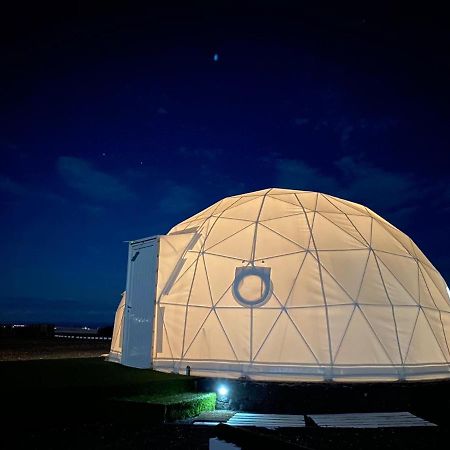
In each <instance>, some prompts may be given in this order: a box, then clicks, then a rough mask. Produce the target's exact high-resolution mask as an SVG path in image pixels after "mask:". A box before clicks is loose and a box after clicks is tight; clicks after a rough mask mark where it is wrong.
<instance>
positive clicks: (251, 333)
mask: <svg viewBox="0 0 450 450" xmlns="http://www.w3.org/2000/svg"><path fill="white" fill-rule="evenodd" d="M271 190H272V189H269V190H268V191H267V192H266V193H265V194H264V196H263V198H262V201H261V206H260V207H259V211H258V216H257V217H256V220H255V232H254V234H253V244H252V253H251V255H250V262H251V264H252V266H254V265H255V254H256V239H257V236H258V225H259V218H260V217H261V212H262V209H263V206H264V202H265V200H266V197H267V194H269V192H270V191H271ZM249 341H250V342H249V347H250V349H249V357H250V358H249V363H250V364H252V363H253V351H252V345H253V307H250V339H249Z"/></svg>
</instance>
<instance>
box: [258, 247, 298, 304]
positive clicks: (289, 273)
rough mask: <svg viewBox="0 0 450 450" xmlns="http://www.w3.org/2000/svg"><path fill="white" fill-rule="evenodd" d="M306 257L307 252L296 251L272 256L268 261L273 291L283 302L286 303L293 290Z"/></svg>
mask: <svg viewBox="0 0 450 450" xmlns="http://www.w3.org/2000/svg"><path fill="white" fill-rule="evenodd" d="M305 257H306V253H305V252H302V253H295V254H293V255H287V256H280V257H278V258H271V259H269V260H267V261H266V265H267V267H270V270H271V279H272V280H274V281H275V282H272V284H273V291H274V293H275V295H276V296H277V297H278V299H279V300H280V301H281V303H283V304H284V303H285V302H286V300H287V298H288V296H289V293H290V292H291V290H292V288H293V285H294V282H295V280H296V278H297V274H298V273H299V271H300V267H301V266H302V263H303V261H304V259H305Z"/></svg>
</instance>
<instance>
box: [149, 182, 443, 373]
mask: <svg viewBox="0 0 450 450" xmlns="http://www.w3.org/2000/svg"><path fill="white" fill-rule="evenodd" d="M156 301H157V313H156V314H155V321H156V325H155V333H154V345H153V355H152V356H153V367H154V368H155V369H157V370H163V371H176V372H180V373H182V372H184V370H185V368H186V366H190V368H191V373H192V374H196V375H207V376H219V377H233V378H237V377H242V376H244V377H250V378H252V379H266V380H298V381H300V380H337V381H339V380H346V381H348V380H361V381H368V380H375V381H377V380H395V379H420V378H442V377H449V376H450V365H449V362H450V352H449V340H450V299H449V294H448V291H447V287H446V284H445V282H444V280H443V278H442V277H441V275H440V274H439V273H438V272H437V270H436V269H435V268H434V267H433V265H432V264H431V263H430V262H429V260H428V259H427V258H426V257H425V255H424V254H423V253H422V252H421V251H420V250H419V248H418V247H417V246H416V245H415V244H414V242H413V241H412V240H411V239H410V238H409V237H408V236H406V235H405V234H404V233H402V232H401V231H400V230H398V229H397V228H395V227H394V226H392V225H391V224H389V223H388V222H387V221H385V220H384V219H382V218H381V217H380V216H378V215H377V214H376V213H374V212H373V211H371V210H370V209H368V208H366V207H364V206H361V205H359V204H356V203H352V202H350V201H346V200H342V199H339V198H336V197H333V196H331V195H326V194H320V193H316V192H307V191H294V190H284V189H266V190H262V191H258V192H252V193H249V194H245V195H237V196H233V197H228V198H225V199H223V200H221V201H219V202H217V203H215V204H214V205H212V206H211V207H209V208H207V209H205V210H204V211H202V212H200V213H198V214H197V215H195V216H193V217H192V218H190V219H187V220H185V221H184V222H182V223H180V224H179V225H177V226H175V227H174V228H173V229H172V230H171V231H170V232H169V234H168V236H161V237H160V251H159V272H158V286H157V299H156Z"/></svg>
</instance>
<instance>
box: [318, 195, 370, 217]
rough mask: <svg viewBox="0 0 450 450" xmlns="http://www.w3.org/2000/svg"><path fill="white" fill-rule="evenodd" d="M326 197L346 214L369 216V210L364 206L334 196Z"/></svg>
mask: <svg viewBox="0 0 450 450" xmlns="http://www.w3.org/2000/svg"><path fill="white" fill-rule="evenodd" d="M324 195H325V194H324ZM325 196H326V197H327V198H328V200H330V202H331V203H333V204H334V205H336V207H337V208H339V210H340V211H342V212H343V213H344V214H363V215H365V216H366V215H367V214H368V213H367V209H366V208H364V206H362V205H358V204H357V203H353V202H349V201H348V200H343V199H341V198H337V197H333V196H332V195H325Z"/></svg>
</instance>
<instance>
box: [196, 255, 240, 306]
mask: <svg viewBox="0 0 450 450" xmlns="http://www.w3.org/2000/svg"><path fill="white" fill-rule="evenodd" d="M203 257H204V259H205V267H206V273H207V276H208V281H209V287H210V289H211V296H212V299H213V302H214V304H216V303H217V302H218V301H219V300H220V299H221V298H222V297H223V295H224V294H225V292H226V291H227V290H228V289H229V288H230V286H231V285H232V284H233V281H234V276H235V272H236V268H237V267H246V266H247V264H242V263H241V262H240V261H236V260H234V259H230V258H225V257H220V256H215V255H209V254H207V253H205V254H204V255H203Z"/></svg>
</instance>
